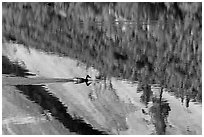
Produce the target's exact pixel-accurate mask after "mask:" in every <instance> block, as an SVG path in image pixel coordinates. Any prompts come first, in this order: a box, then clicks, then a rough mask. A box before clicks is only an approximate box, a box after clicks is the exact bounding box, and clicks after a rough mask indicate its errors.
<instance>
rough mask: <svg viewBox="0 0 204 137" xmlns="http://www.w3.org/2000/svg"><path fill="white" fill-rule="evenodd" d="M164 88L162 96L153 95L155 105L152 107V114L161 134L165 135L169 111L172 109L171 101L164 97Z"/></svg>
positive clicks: (157, 130)
mask: <svg viewBox="0 0 204 137" xmlns="http://www.w3.org/2000/svg"><path fill="white" fill-rule="evenodd" d="M162 93H163V88H162V89H161V91H160V96H159V98H158V97H153V98H152V103H153V106H152V107H151V108H150V115H151V118H152V120H153V123H154V125H155V128H156V132H157V134H159V135H164V134H165V132H166V123H167V117H168V115H169V111H170V110H171V108H170V106H169V103H168V102H167V101H166V100H163V99H162Z"/></svg>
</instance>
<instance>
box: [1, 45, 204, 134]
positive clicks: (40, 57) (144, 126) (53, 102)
mask: <svg viewBox="0 0 204 137" xmlns="http://www.w3.org/2000/svg"><path fill="white" fill-rule="evenodd" d="M2 52H3V58H2V61H3V65H2V68H3V74H8V75H10V76H13V77H14V76H21V77H30V78H34V79H35V78H47V79H54V78H63V79H64V78H73V77H85V76H86V75H87V74H89V75H90V76H91V77H92V78H93V79H94V78H95V76H97V75H98V74H99V72H98V71H97V70H95V69H94V68H86V67H85V65H83V64H82V63H80V62H78V61H77V60H72V59H70V58H68V57H60V56H58V55H55V54H47V53H44V52H42V51H38V50H35V49H32V48H25V47H24V46H22V45H17V44H3V47H2ZM16 88H17V89H18V90H19V91H21V92H20V93H21V94H23V95H25V96H26V97H27V98H28V99H29V100H30V101H32V102H33V103H36V104H37V105H39V106H40V107H41V108H42V109H43V112H44V111H45V112H48V113H45V114H46V115H47V114H48V115H47V118H48V119H50V118H54V119H57V120H58V121H59V122H60V123H62V125H63V126H64V127H65V128H68V129H69V130H70V131H71V132H75V133H77V134H201V131H202V120H201V119H202V106H201V104H200V103H196V102H192V101H190V100H189V99H188V97H186V98H183V99H180V98H176V97H175V96H174V94H173V92H170V91H167V90H166V89H164V90H163V92H161V88H160V87H159V86H157V85H149V86H146V87H143V88H142V89H141V88H140V86H139V83H138V82H130V81H126V80H118V79H116V78H109V79H105V80H101V81H97V82H94V81H93V82H92V83H91V85H90V86H86V84H85V83H82V84H74V83H73V82H60V83H59V82H56V83H44V84H43V85H42V84H38V85H17V86H16Z"/></svg>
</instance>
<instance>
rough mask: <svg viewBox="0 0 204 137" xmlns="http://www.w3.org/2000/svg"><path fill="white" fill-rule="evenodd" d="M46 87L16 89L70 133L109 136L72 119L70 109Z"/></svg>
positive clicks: (27, 86)
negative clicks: (48, 113) (46, 111)
mask: <svg viewBox="0 0 204 137" xmlns="http://www.w3.org/2000/svg"><path fill="white" fill-rule="evenodd" d="M44 86H45V85H41V86H39V85H26V86H25V85H18V86H16V87H17V89H18V90H20V91H21V93H22V94H24V95H26V97H27V98H28V99H29V100H31V101H33V102H35V103H37V104H38V105H40V106H41V107H42V108H43V110H48V112H50V113H51V115H52V116H53V117H54V118H56V119H58V120H59V121H60V122H61V123H62V124H63V125H64V126H65V127H66V128H68V129H69V130H70V132H75V133H77V134H80V135H105V134H107V133H106V132H103V131H99V130H96V129H93V127H92V126H91V125H90V124H86V123H85V122H84V120H82V119H79V118H76V119H75V118H72V116H71V115H70V114H69V113H67V111H68V108H67V107H66V106H64V104H63V103H62V102H60V101H59V99H58V98H56V97H55V96H53V95H52V94H51V93H50V92H49V91H48V90H47V89H46V88H44Z"/></svg>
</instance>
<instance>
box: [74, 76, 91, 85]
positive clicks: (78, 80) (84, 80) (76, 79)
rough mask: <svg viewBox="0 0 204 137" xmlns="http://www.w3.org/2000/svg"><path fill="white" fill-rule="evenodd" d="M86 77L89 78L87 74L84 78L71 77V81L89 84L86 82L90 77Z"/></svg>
mask: <svg viewBox="0 0 204 137" xmlns="http://www.w3.org/2000/svg"><path fill="white" fill-rule="evenodd" d="M88 78H91V77H90V76H89V75H86V78H79V77H75V78H73V81H74V83H75V84H80V83H84V82H85V83H86V84H87V85H90V83H88V82H89V81H90V79H88Z"/></svg>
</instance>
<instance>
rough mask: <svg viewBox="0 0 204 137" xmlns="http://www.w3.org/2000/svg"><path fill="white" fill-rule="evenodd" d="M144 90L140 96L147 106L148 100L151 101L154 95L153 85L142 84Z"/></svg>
mask: <svg viewBox="0 0 204 137" xmlns="http://www.w3.org/2000/svg"><path fill="white" fill-rule="evenodd" d="M142 90H143V94H142V96H141V97H140V98H141V101H142V102H144V103H145V105H146V107H147V105H148V102H149V101H150V99H151V97H152V91H151V87H150V86H149V85H147V84H146V85H144V86H142Z"/></svg>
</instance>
